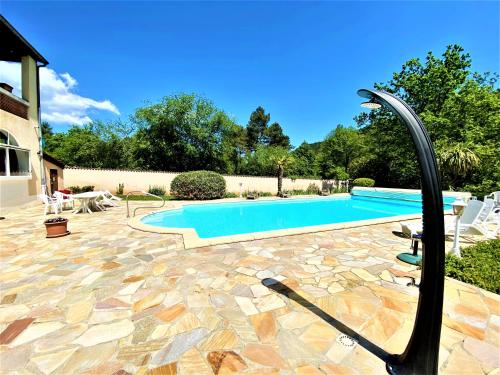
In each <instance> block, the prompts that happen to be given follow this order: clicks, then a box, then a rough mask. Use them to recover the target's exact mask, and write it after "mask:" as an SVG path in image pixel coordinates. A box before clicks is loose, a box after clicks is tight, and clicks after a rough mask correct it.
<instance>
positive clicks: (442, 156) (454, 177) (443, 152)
mask: <svg viewBox="0 0 500 375" xmlns="http://www.w3.org/2000/svg"><path fill="white" fill-rule="evenodd" d="M437 158H438V161H439V165H440V168H441V172H442V173H443V180H444V183H445V184H446V182H448V183H449V185H450V186H452V187H453V186H457V184H458V181H459V180H460V179H467V176H468V175H470V173H471V172H473V171H474V169H475V168H477V167H478V165H479V158H478V156H477V155H476V153H475V152H474V151H472V150H471V148H470V147H468V146H467V145H465V144H463V143H455V145H453V146H451V147H449V146H448V147H442V148H440V149H438V152H437Z"/></svg>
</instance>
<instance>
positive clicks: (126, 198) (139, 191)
mask: <svg viewBox="0 0 500 375" xmlns="http://www.w3.org/2000/svg"><path fill="white" fill-rule="evenodd" d="M132 193H142V194H145V195H149V196H151V197H155V198H158V199H161V200H162V204H161V206H141V207H136V208H135V209H134V213H133V215H132V217H134V216H135V212H136V211H137V210H138V209H141V208H162V207H163V206H165V198H163V197H160V196H158V195H154V194H151V193H146V192H145V191H144V190H134V191H129V192H128V194H127V196H126V197H125V202H127V217H130V210H129V207H128V196H129V195H130V194H132Z"/></svg>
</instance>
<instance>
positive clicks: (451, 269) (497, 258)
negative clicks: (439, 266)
mask: <svg viewBox="0 0 500 375" xmlns="http://www.w3.org/2000/svg"><path fill="white" fill-rule="evenodd" d="M461 255H462V257H461V258H457V257H456V256H454V255H451V254H448V255H446V263H445V270H446V276H449V277H453V278H454V279H457V280H460V281H463V282H465V283H468V284H473V285H476V286H478V287H480V288H483V289H486V290H489V291H490V292H493V293H496V294H500V239H495V240H490V241H483V242H479V243H477V244H476V245H473V246H469V247H465V248H462V249H461Z"/></svg>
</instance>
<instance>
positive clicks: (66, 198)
mask: <svg viewBox="0 0 500 375" xmlns="http://www.w3.org/2000/svg"><path fill="white" fill-rule="evenodd" d="M54 197H55V198H56V199H57V202H58V203H59V207H60V208H61V211H63V210H64V206H67V205H70V206H71V207H70V208H71V209H74V208H75V200H74V199H73V197H72V196H71V195H69V194H64V193H61V192H60V191H56V192H54Z"/></svg>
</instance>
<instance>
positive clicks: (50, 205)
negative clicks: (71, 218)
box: [38, 194, 62, 215]
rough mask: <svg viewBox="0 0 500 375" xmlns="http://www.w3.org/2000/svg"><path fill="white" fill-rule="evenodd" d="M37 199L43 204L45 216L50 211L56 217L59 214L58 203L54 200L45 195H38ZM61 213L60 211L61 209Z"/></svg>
mask: <svg viewBox="0 0 500 375" xmlns="http://www.w3.org/2000/svg"><path fill="white" fill-rule="evenodd" d="M38 198H39V199H40V200H41V201H42V202H43V204H44V206H45V215H47V213H48V212H49V211H50V209H52V211H53V212H54V213H55V214H56V215H57V214H58V213H59V207H60V206H59V201H58V200H57V199H56V198H51V197H49V196H48V195H47V194H39V195H38ZM61 211H62V209H61Z"/></svg>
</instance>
